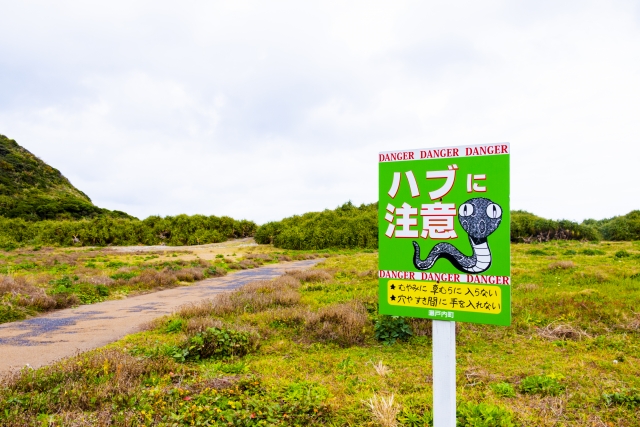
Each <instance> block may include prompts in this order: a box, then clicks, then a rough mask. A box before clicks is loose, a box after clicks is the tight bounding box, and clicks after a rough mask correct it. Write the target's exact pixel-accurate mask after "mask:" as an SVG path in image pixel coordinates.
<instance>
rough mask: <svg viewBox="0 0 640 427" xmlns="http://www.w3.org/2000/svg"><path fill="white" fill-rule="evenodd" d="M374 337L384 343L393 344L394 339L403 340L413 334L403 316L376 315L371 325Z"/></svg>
mask: <svg viewBox="0 0 640 427" xmlns="http://www.w3.org/2000/svg"><path fill="white" fill-rule="evenodd" d="M373 331H374V336H375V338H376V339H377V340H378V341H380V342H382V343H383V344H384V345H392V344H395V342H396V341H404V340H407V339H409V338H410V337H411V336H412V335H413V331H412V330H411V326H409V324H408V323H407V321H406V320H405V319H404V318H403V317H399V316H385V315H382V316H380V317H378V319H377V320H376V322H375V325H374V327H373Z"/></svg>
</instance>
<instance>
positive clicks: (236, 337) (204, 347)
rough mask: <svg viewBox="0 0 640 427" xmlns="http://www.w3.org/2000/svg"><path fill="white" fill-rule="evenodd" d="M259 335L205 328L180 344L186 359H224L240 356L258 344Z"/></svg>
mask: <svg viewBox="0 0 640 427" xmlns="http://www.w3.org/2000/svg"><path fill="white" fill-rule="evenodd" d="M259 342H260V337H259V335H258V334H256V333H255V332H251V331H237V330H233V329H226V328H207V329H206V330H205V331H204V332H200V333H197V334H195V335H193V336H192V337H190V338H189V339H188V340H187V341H186V342H185V343H184V344H183V346H182V350H183V351H186V353H183V354H182V356H181V357H182V358H184V359H187V360H202V359H209V358H214V359H225V358H229V357H234V356H236V357H242V356H244V355H246V354H248V353H250V352H252V351H254V350H256V349H257V348H258V346H259Z"/></svg>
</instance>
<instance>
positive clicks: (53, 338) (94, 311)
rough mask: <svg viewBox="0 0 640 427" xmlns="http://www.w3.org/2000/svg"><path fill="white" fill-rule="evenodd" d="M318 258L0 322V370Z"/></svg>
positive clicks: (78, 346) (96, 343)
mask: <svg viewBox="0 0 640 427" xmlns="http://www.w3.org/2000/svg"><path fill="white" fill-rule="evenodd" d="M320 261H322V260H321V259H315V260H307V261H297V262H287V263H283V264H274V265H268V266H264V267H260V268H255V269H252V270H244V271H240V272H237V273H234V274H230V275H228V276H224V277H219V278H215V279H207V280H203V281H201V282H198V283H196V284H193V285H191V286H181V287H178V288H173V289H168V290H165V291H159V292H153V293H149V294H145V295H138V296H135V297H131V298H126V299H122V300H115V301H106V302H103V303H99V304H92V305H83V306H80V307H77V308H72V309H67V310H60V311H57V312H55V313H51V314H48V315H44V316H40V317H35V318H32V319H28V320H24V321H21V322H13V323H6V324H4V325H0V373H5V372H8V371H11V370H15V369H20V368H22V367H23V366H25V365H26V364H29V365H30V366H32V367H34V368H37V367H40V366H43V365H47V364H50V363H52V362H53V361H55V360H57V359H61V358H63V357H69V356H72V355H74V354H76V353H77V352H79V351H86V350H90V349H93V348H97V347H101V346H103V345H106V344H108V343H110V342H113V341H116V340H118V339H120V338H122V337H124V336H125V335H127V334H131V333H133V332H137V331H138V330H139V329H140V327H141V326H142V325H144V324H145V323H146V322H148V321H150V320H152V319H154V318H156V317H160V316H162V315H165V314H169V313H171V312H172V311H174V310H175V309H176V308H177V307H179V306H181V305H183V304H186V303H189V302H197V301H201V300H203V299H205V298H211V297H212V296H214V295H216V294H218V293H220V292H226V291H230V290H233V289H236V288H238V287H240V286H242V285H244V284H245V283H248V282H251V281H254V280H264V279H272V278H275V277H278V276H280V275H282V274H284V272H285V271H286V270H296V269H305V268H309V267H311V266H313V265H315V264H316V263H318V262H320Z"/></svg>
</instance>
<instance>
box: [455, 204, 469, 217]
mask: <svg viewBox="0 0 640 427" xmlns="http://www.w3.org/2000/svg"><path fill="white" fill-rule="evenodd" d="M458 213H459V214H460V216H471V215H473V205H472V204H471V203H463V204H462V205H460V209H459V210H458Z"/></svg>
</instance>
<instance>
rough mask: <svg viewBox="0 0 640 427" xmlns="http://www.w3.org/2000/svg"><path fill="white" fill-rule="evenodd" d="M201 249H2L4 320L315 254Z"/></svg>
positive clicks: (0, 315)
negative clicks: (3, 251) (223, 251)
mask: <svg viewBox="0 0 640 427" xmlns="http://www.w3.org/2000/svg"><path fill="white" fill-rule="evenodd" d="M222 250H224V248H220V249H216V248H214V249H209V248H206V247H205V248H200V249H199V251H196V252H192V251H153V252H149V251H147V252H118V251H115V250H109V249H101V250H98V249H88V250H87V249H66V250H60V249H52V248H45V249H42V248H36V249H35V250H16V251H12V252H8V253H4V254H2V253H0V323H5V322H11V321H15V320H22V319H25V318H27V317H29V316H34V315H37V314H38V313H43V312H47V311H51V310H57V309H62V308H67V307H71V306H76V305H80V304H93V303H97V302H102V301H105V300H108V299H119V298H123V297H125V296H127V295H132V294H136V293H140V292H149V291H152V290H159V289H166V288H170V287H175V286H182V285H188V284H190V283H192V282H194V281H197V280H202V279H205V278H208V277H217V276H221V275H224V274H227V272H228V271H231V270H244V269H249V268H255V267H258V266H260V265H262V264H264V263H273V262H279V261H290V260H293V259H307V258H312V257H316V256H317V255H313V254H299V253H288V252H277V253H273V252H271V253H263V252H258V253H256V252H255V251H252V252H251V253H248V249H246V248H242V247H238V248H236V249H234V250H235V251H237V252H238V254H236V253H235V252H233V253H231V250H230V249H227V253H226V254H225V255H223V254H222V253H218V254H217V255H216V254H215V253H214V251H222Z"/></svg>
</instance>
